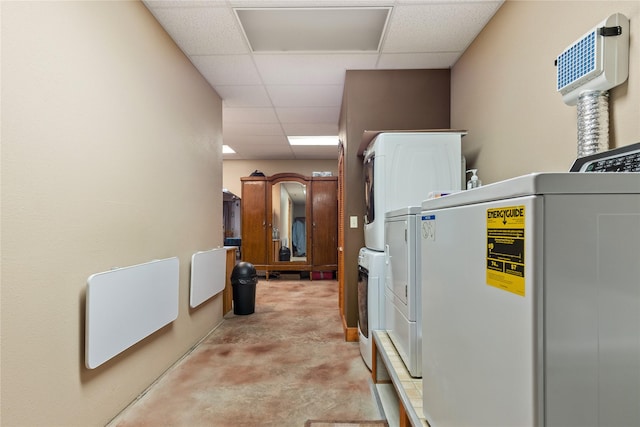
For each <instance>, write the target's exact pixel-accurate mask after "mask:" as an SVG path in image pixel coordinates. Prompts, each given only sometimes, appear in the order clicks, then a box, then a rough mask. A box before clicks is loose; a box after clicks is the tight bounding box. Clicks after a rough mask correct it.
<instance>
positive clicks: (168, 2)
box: [143, 0, 226, 9]
mask: <svg viewBox="0 0 640 427" xmlns="http://www.w3.org/2000/svg"><path fill="white" fill-rule="evenodd" d="M143 2H144V4H146V5H147V7H148V8H149V9H155V8H160V7H206V6H212V5H219V6H224V5H225V3H226V0H143Z"/></svg>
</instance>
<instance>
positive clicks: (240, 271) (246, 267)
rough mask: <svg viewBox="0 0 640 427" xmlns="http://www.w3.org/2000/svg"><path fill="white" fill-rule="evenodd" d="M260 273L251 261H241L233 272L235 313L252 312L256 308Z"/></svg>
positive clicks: (232, 283)
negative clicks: (257, 284)
mask: <svg viewBox="0 0 640 427" xmlns="http://www.w3.org/2000/svg"><path fill="white" fill-rule="evenodd" d="M256 283H258V274H257V273H256V268H255V267H254V266H253V264H251V263H250V262H244V261H241V262H239V263H238V264H237V265H236V266H235V267H233V271H232V272H231V285H232V286H233V314H251V313H253V312H254V311H255V308H256Z"/></svg>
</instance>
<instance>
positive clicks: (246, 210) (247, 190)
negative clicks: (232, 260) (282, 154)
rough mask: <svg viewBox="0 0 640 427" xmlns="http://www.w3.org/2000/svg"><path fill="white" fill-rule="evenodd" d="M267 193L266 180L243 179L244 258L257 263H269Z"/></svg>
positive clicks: (242, 248)
mask: <svg viewBox="0 0 640 427" xmlns="http://www.w3.org/2000/svg"><path fill="white" fill-rule="evenodd" d="M266 193H267V181H266V180H264V179H250V180H249V179H247V180H245V179H243V180H242V198H241V202H240V203H241V210H242V243H241V244H242V246H241V250H242V260H243V261H247V262H250V263H252V264H255V265H265V264H267V195H266ZM270 241H271V239H270V238H269V242H270Z"/></svg>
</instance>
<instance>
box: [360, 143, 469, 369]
mask: <svg viewBox="0 0 640 427" xmlns="http://www.w3.org/2000/svg"><path fill="white" fill-rule="evenodd" d="M465 134H466V132H465V131H424V132H388V133H380V134H378V135H377V136H376V137H375V138H374V139H373V140H372V141H371V143H370V144H369V146H368V147H367V149H366V151H365V153H364V186H365V218H364V241H365V246H366V247H364V248H361V249H360V253H359V256H358V311H359V313H358V314H359V321H358V333H359V339H360V353H361V354H362V358H363V359H364V362H365V363H366V365H367V366H368V367H369V369H371V359H372V342H371V341H372V336H371V333H372V331H374V330H386V331H388V333H389V336H390V338H391V340H392V342H393V343H394V345H395V346H396V348H397V350H398V353H399V354H400V356H401V358H402V359H403V361H404V363H405V365H406V366H407V369H408V370H409V372H410V374H411V375H412V376H415V377H420V376H421V370H422V364H421V354H420V353H421V348H422V343H421V340H422V333H421V329H422V322H421V310H420V305H421V303H420V301H421V292H420V286H419V283H420V277H421V274H420V270H419V265H420V262H419V261H420V254H419V253H418V252H417V251H419V249H420V239H419V235H418V233H419V230H417V227H416V224H418V222H417V221H418V219H419V218H418V219H417V216H416V214H419V212H420V208H418V207H417V206H420V204H421V203H422V201H423V200H425V199H427V198H428V196H429V194H430V193H433V192H455V191H460V189H461V188H462V183H463V181H464V166H463V162H464V159H463V157H462V148H461V145H462V144H461V140H462V136H463V135H465ZM416 242H417V243H416Z"/></svg>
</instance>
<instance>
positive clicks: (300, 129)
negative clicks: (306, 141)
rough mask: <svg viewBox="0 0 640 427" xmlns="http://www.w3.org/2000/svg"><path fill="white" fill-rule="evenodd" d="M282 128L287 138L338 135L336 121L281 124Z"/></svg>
mask: <svg viewBox="0 0 640 427" xmlns="http://www.w3.org/2000/svg"><path fill="white" fill-rule="evenodd" d="M282 128H283V129H284V131H285V132H286V134H287V135H289V136H327V135H338V122H337V121H336V122H335V123H283V124H282Z"/></svg>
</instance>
